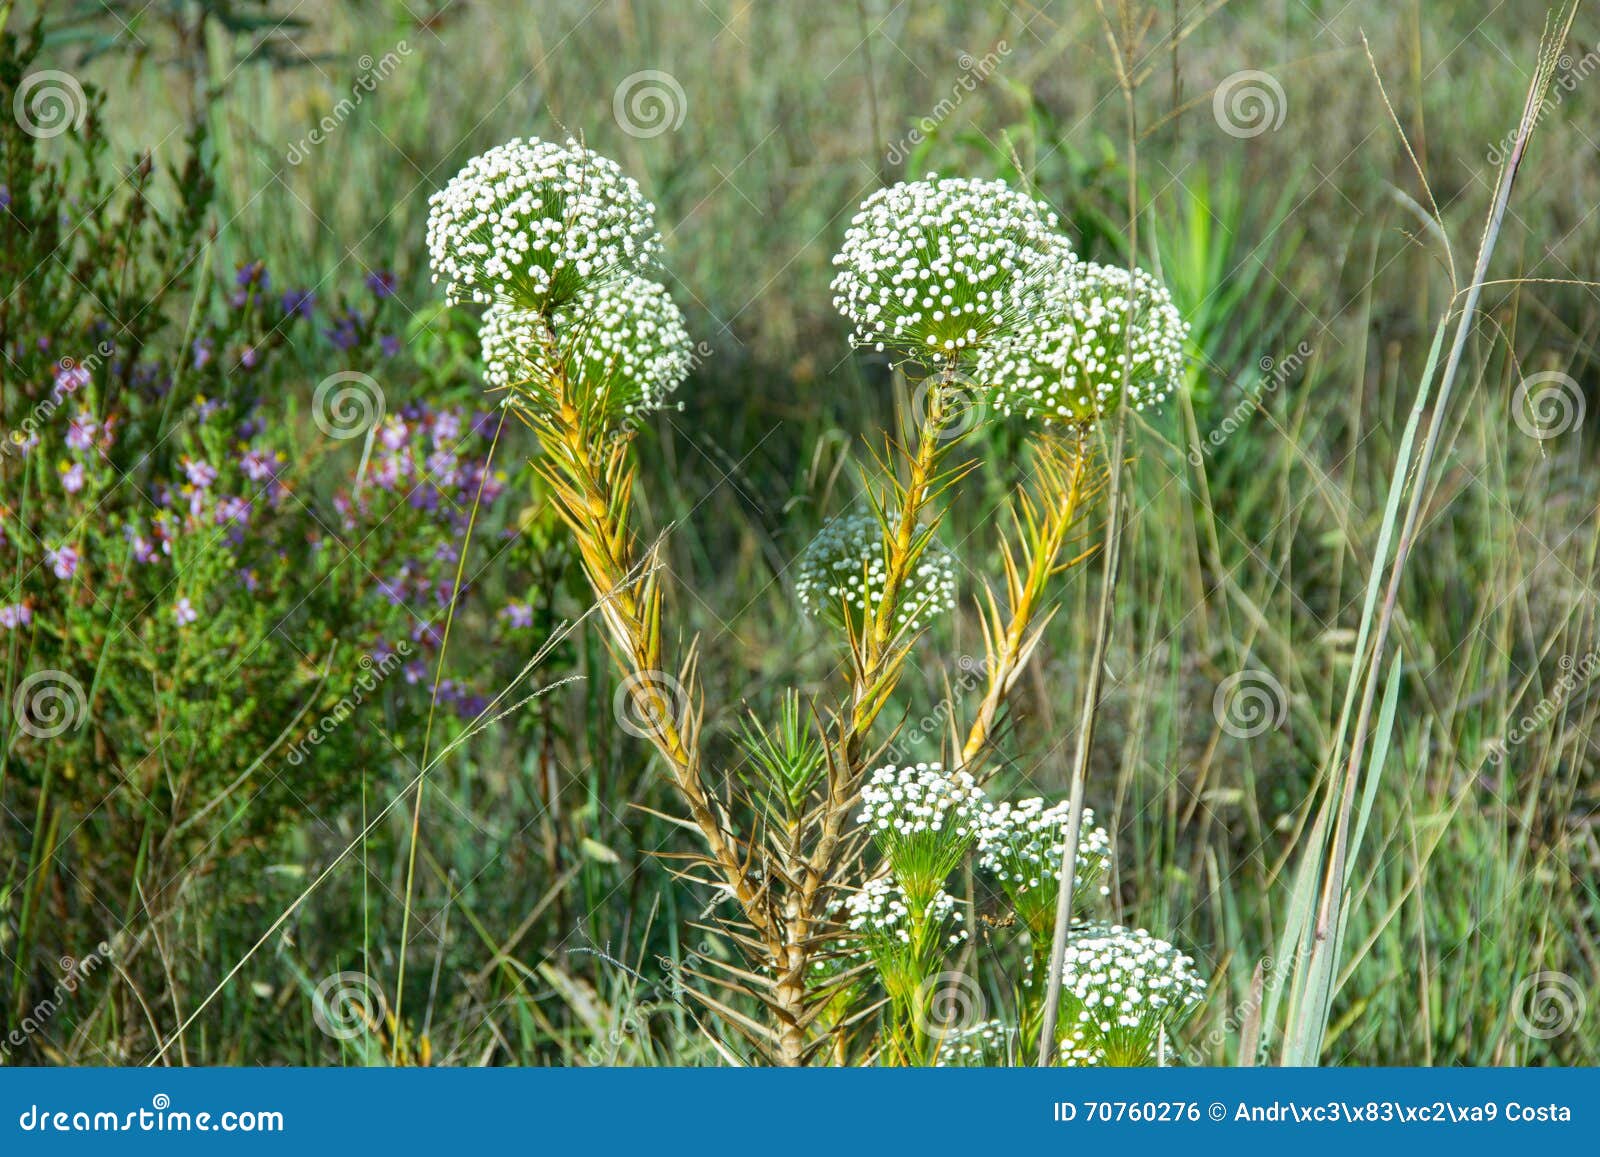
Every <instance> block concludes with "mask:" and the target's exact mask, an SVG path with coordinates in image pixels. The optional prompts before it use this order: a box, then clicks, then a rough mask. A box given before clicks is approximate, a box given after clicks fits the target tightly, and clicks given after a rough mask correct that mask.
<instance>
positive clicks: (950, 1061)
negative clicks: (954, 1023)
mask: <svg viewBox="0 0 1600 1157" xmlns="http://www.w3.org/2000/svg"><path fill="white" fill-rule="evenodd" d="M1016 1039H1017V1030H1016V1027H1015V1026H1014V1025H1008V1024H1006V1022H1005V1021H1003V1020H986V1021H983V1022H982V1023H980V1024H975V1025H973V1026H972V1027H971V1028H969V1029H962V1030H960V1031H957V1032H952V1033H950V1034H948V1035H947V1036H945V1037H944V1039H943V1040H941V1041H940V1042H939V1051H938V1054H937V1055H936V1056H935V1057H934V1061H933V1065H934V1067H935V1068H939V1069H945V1068H981V1067H984V1066H988V1065H997V1064H1004V1063H1005V1062H1006V1061H1007V1060H1009V1059H1011V1058H1010V1055H1009V1054H1010V1053H1011V1051H1012V1043H1013V1042H1014V1041H1015V1040H1016Z"/></svg>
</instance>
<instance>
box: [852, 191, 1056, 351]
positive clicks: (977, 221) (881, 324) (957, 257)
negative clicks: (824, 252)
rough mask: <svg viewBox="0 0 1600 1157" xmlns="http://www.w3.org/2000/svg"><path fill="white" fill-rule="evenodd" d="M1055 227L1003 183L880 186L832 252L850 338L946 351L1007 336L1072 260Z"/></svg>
mask: <svg viewBox="0 0 1600 1157" xmlns="http://www.w3.org/2000/svg"><path fill="white" fill-rule="evenodd" d="M1055 227H1056V215H1055V214H1054V213H1053V212H1051V211H1050V209H1049V207H1048V206H1046V205H1044V204H1043V203H1041V202H1038V201H1035V200H1034V199H1033V198H1031V197H1029V196H1027V195H1025V194H1023V193H1019V192H1017V191H1016V190H1015V189H1013V188H1011V187H1010V186H1009V185H1007V184H1006V183H1005V182H1004V181H977V180H967V179H963V178H950V177H944V178H941V177H939V176H938V175H936V174H930V175H929V176H928V177H927V178H925V179H923V180H921V181H905V182H901V183H900V184H897V185H891V186H890V187H889V188H887V189H880V190H878V191H877V192H876V193H873V194H872V195H871V196H870V197H868V198H867V199H866V200H865V201H863V202H862V204H861V208H860V210H859V211H858V212H857V213H856V215H855V217H854V219H853V220H852V221H851V222H850V228H849V229H848V230H847V231H846V232H845V237H844V244H843V246H841V248H840V250H839V253H838V255H837V256H835V257H834V259H833V263H834V265H835V266H837V267H838V270H839V272H838V274H837V275H836V276H835V277H834V279H833V292H834V305H835V307H836V308H838V309H839V311H840V312H841V313H843V314H844V315H845V317H846V318H848V319H849V320H850V322H851V323H852V324H853V325H854V327H855V328H854V331H853V332H852V334H851V338H850V340H851V343H852V344H853V345H857V346H871V347H874V348H876V349H879V350H882V349H884V348H886V347H893V348H895V349H896V350H899V351H902V352H907V353H912V354H916V355H918V356H921V357H924V358H935V357H936V358H945V357H951V356H955V355H959V354H961V353H962V352H964V351H967V350H970V349H972V348H975V347H980V346H982V345H984V344H985V343H987V342H990V341H993V340H995V339H996V338H997V337H1000V336H1002V335H1005V334H1008V333H1010V332H1011V331H1012V330H1014V329H1015V328H1016V327H1017V325H1018V324H1019V323H1020V322H1022V321H1024V320H1025V319H1027V318H1029V317H1031V316H1032V315H1033V314H1034V312H1035V311H1036V310H1037V308H1038V307H1039V304H1040V302H1041V301H1042V300H1043V299H1044V297H1045V295H1046V292H1047V289H1048V287H1049V286H1051V285H1052V284H1054V283H1055V282H1057V281H1058V280H1059V279H1061V278H1062V277H1063V276H1065V275H1066V274H1067V273H1068V272H1069V271H1070V269H1071V267H1072V264H1073V257H1072V252H1071V249H1070V248H1069V246H1068V245H1067V242H1066V240H1065V239H1064V238H1062V237H1061V236H1059V235H1058V234H1057V233H1056V232H1055Z"/></svg>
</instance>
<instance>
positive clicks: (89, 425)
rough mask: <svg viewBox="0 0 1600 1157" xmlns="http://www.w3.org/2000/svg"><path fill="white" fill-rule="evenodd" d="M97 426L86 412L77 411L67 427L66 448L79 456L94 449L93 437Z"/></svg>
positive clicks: (97, 428) (92, 416)
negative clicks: (74, 451) (76, 452)
mask: <svg viewBox="0 0 1600 1157" xmlns="http://www.w3.org/2000/svg"><path fill="white" fill-rule="evenodd" d="M99 428H100V427H99V424H98V423H97V422H96V421H95V420H94V415H93V414H91V413H89V411H88V410H79V411H78V413H77V416H76V417H74V418H73V419H72V421H71V422H70V423H68V425H67V446H68V447H69V448H71V449H73V450H76V451H78V452H79V453H80V454H81V453H83V452H85V451H87V450H92V449H93V448H94V436H95V433H96V432H97V431H98V430H99Z"/></svg>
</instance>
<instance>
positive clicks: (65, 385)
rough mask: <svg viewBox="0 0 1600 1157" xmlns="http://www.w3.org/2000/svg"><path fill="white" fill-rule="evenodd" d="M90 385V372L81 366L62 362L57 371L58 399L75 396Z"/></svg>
mask: <svg viewBox="0 0 1600 1157" xmlns="http://www.w3.org/2000/svg"><path fill="white" fill-rule="evenodd" d="M88 384H89V371H88V370H86V369H84V368H83V367H82V366H80V365H74V364H72V363H70V362H65V361H64V362H62V364H61V365H60V366H59V367H57V369H56V388H55V394H56V397H58V398H60V397H65V396H66V395H67V394H75V393H77V392H78V391H79V390H81V389H83V387H84V386H87V385H88Z"/></svg>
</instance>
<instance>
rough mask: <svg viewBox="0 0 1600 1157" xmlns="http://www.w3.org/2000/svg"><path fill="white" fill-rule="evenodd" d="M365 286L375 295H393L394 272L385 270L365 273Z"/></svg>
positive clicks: (381, 296) (382, 296) (380, 296)
mask: <svg viewBox="0 0 1600 1157" xmlns="http://www.w3.org/2000/svg"><path fill="white" fill-rule="evenodd" d="M367 288H368V289H370V290H372V292H373V295H374V296H375V297H379V298H384V297H393V296H394V274H392V273H390V272H388V271H387V270H381V271H379V272H377V273H369V274H367Z"/></svg>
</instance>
